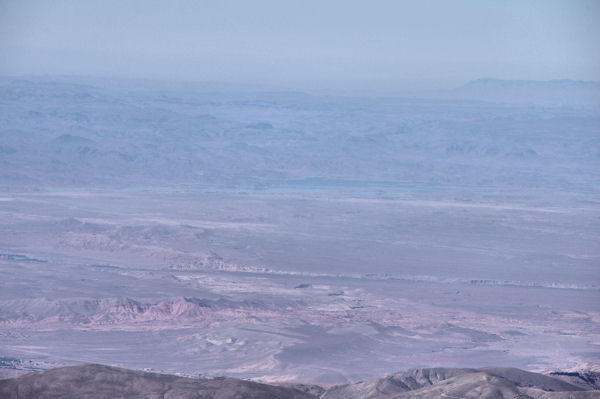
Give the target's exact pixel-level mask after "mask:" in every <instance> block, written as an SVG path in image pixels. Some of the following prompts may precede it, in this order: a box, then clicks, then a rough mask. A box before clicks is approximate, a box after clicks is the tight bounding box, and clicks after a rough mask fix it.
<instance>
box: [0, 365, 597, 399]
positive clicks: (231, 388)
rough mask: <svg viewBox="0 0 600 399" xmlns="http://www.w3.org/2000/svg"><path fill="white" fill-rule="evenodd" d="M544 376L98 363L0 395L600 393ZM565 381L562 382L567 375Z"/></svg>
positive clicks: (355, 397)
mask: <svg viewBox="0 0 600 399" xmlns="http://www.w3.org/2000/svg"><path fill="white" fill-rule="evenodd" d="M556 374H557V376H547V375H543V374H538V373H532V372H528V371H523V370H519V369H515V368H504V367H486V368H480V369H469V368H466V369H465V368H463V369H455V368H431V369H413V370H409V371H406V372H402V373H397V374H393V375H390V376H387V377H384V378H380V379H377V380H373V381H367V382H360V383H356V384H349V385H340V386H334V387H330V388H323V387H320V386H317V385H293V386H276V385H267V384H260V383H256V382H252V381H246V380H240V379H234V378H215V379H192V378H185V377H178V376H174V375H164V374H155V373H147V372H142V371H133V370H126V369H121V368H116V367H109V366H103V365H98V364H87V365H80V366H72V367H62V368H56V369H51V370H46V371H40V372H35V373H31V374H27V375H23V376H21V377H18V378H13V379H6V380H0V397H2V398H6V399H17V398H39V399H54V398H87V399H96V398H98V399H100V398H123V399H133V398H170V399H187V398H190V399H191V398H203V399H225V398H240V399H253V398H256V399H258V398H261V399H271V398H273V399H275V398H281V399H284V398H285V399H316V398H321V399H404V398H423V399H425V398H489V399H496V398H498V399H502V398H511V399H515V398H520V399H538V398H539V399H542V398H543V399H559V398H570V399H577V398H600V391H599V390H598V389H599V388H600V385H599V382H600V374H598V373H595V372H591V371H590V372H588V373H581V372H572V373H556ZM565 378H566V380H565Z"/></svg>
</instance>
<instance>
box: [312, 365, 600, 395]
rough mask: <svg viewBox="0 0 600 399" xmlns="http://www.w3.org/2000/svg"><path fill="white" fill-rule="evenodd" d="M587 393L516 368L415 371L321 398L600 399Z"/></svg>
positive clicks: (585, 389) (339, 388)
mask: <svg viewBox="0 0 600 399" xmlns="http://www.w3.org/2000/svg"><path fill="white" fill-rule="evenodd" d="M588 389H590V388H589V387H576V386H574V385H572V384H569V383H567V382H565V381H562V380H559V379H556V378H553V377H549V376H546V375H543V374H538V373H531V372H528V371H523V370H519V369H515V368H506V367H486V368H480V369H470V368H464V369H454V368H432V369H414V370H409V371H406V372H402V373H397V374H392V375H390V376H387V377H385V378H380V379H377V380H373V381H367V382H360V383H357V384H350V385H343V386H337V387H334V388H331V389H329V390H328V391H327V392H325V393H324V394H323V395H322V396H321V398H323V399H388V398H389V399H392V398H393V399H404V398H423V399H425V398H431V399H433V398H444V397H446V398H489V399H495V398H498V399H500V398H520V399H526V398H528V399H531V398H535V399H537V398H540V399H541V398H544V399H550V398H556V399H558V398H572V399H575V398H600V392H599V391H590V390H588Z"/></svg>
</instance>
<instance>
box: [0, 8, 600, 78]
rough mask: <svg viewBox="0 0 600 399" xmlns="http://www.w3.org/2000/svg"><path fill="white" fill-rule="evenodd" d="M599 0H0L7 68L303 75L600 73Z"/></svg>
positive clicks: (1, 51) (0, 58)
mask: <svg viewBox="0 0 600 399" xmlns="http://www.w3.org/2000/svg"><path fill="white" fill-rule="evenodd" d="M599 42H600V1H595V0H590V1H587V0H561V1H555V0H537V1H527V0H504V1H502V0H497V1H486V0H471V1H464V0H452V1H450V0H448V1H445V0H444V1H423V0H418V1H417V0H414V1H400V0H395V1H392V0H390V1H386V0H370V1H367V0H364V1H355V0H317V1H313V0H295V1H285V0H272V1H269V0H239V1H228V0H214V1H212V0H210V1H209V0H197V1H191V0H190V1H178V0H169V1H166V0H165V1H152V0H144V1H141V0H140V1H130V0H117V1H113V0H98V1H92V0H89V1H85V0H54V1H50V0H47V1H43V0H0V75H18V74H77V75H102V76H125V77H142V78H160V79H178V80H201V81H206V80H210V81H212V80H216V81H232V82H259V83H270V84H277V85H285V86H289V87H298V88H303V87H305V88H311V87H312V88H314V87H320V86H323V87H326V88H336V87H359V88H361V87H362V88H375V89H377V88H402V87H409V88H419V87H422V88H436V87H441V88H445V87H452V86H455V85H459V84H461V83H464V82H465V81H468V80H471V79H477V78H481V77H496V78H506V79H538V80H545V79H560V78H569V79H581V80H600V45H599Z"/></svg>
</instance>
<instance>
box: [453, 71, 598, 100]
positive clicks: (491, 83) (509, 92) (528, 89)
mask: <svg viewBox="0 0 600 399" xmlns="http://www.w3.org/2000/svg"><path fill="white" fill-rule="evenodd" d="M451 97H453V98H458V99H470V100H478V101H490V102H504V103H513V104H539V105H567V106H568V105H571V106H586V105H587V106H596V107H597V106H600V82H587V81H579V80H568V79H561V80H548V81H537V80H501V79H489V78H488V79H478V80H473V81H471V82H469V83H467V84H465V85H463V86H460V87H458V88H456V89H454V90H453V91H452V93H451Z"/></svg>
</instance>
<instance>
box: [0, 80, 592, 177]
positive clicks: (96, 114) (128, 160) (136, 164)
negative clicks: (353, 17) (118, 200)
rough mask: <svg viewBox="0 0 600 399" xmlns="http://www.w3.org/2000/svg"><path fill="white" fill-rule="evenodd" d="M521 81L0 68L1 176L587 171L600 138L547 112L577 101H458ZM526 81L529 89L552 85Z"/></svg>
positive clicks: (561, 114)
mask: <svg viewBox="0 0 600 399" xmlns="http://www.w3.org/2000/svg"><path fill="white" fill-rule="evenodd" d="M506 85H508V86H507V87H505V86H506ZM522 86H523V85H522V84H512V83H511V84H508V83H505V82H502V81H489V80H482V81H476V82H474V83H472V84H468V85H466V86H464V87H463V88H460V89H457V91H456V92H454V94H452V95H450V97H451V98H453V101H448V100H443V99H418V100H411V99H400V98H396V99H394V98H388V99H368V100H365V99H358V98H333V97H317V96H309V95H305V94H301V93H289V92H282V93H265V92H256V91H255V92H251V91H250V92H244V93H240V92H239V91H236V90H233V91H231V90H224V91H223V92H221V93H218V92H216V91H215V90H208V91H207V90H206V89H203V86H202V85H200V86H198V88H197V89H191V88H190V89H185V90H184V89H181V88H180V89H179V90H175V89H170V90H168V91H166V92H165V91H163V89H162V86H160V85H159V84H156V83H155V84H152V83H148V86H147V87H145V86H143V85H140V84H139V83H137V84H135V83H131V82H129V83H128V82H126V81H125V82H123V85H122V87H119V86H115V85H110V84H106V83H104V84H103V83H102V82H95V81H91V82H90V83H89V84H82V83H81V82H79V83H77V82H76V80H75V81H72V82H69V81H68V80H66V81H57V80H52V79H46V80H43V79H42V80H36V81H24V80H6V79H5V80H0V102H1V104H2V108H1V109H0V123H2V125H3V127H2V129H0V138H1V147H0V178H1V179H2V182H3V184H4V185H6V186H10V187H13V188H14V187H20V188H23V187H29V188H31V186H34V187H56V186H59V187H89V186H92V187H95V188H102V187H107V186H113V187H115V186H116V187H128V188H130V187H131V185H132V183H133V184H135V186H137V187H144V186H169V187H174V186H181V185H184V186H190V185H194V184H196V185H199V186H200V187H206V186H212V185H215V184H216V185H219V186H231V185H237V184H243V185H244V186H245V187H269V186H281V185H288V184H289V183H288V182H289V181H290V180H295V181H300V182H302V181H303V180H305V179H310V178H314V177H318V178H324V179H325V181H330V182H331V181H337V182H338V184H339V182H340V181H341V182H342V183H344V185H350V186H351V185H352V183H351V182H348V180H355V181H356V180H370V181H376V182H379V183H380V184H389V183H390V182H397V181H401V182H407V181H408V182H421V183H422V184H424V185H425V188H427V187H428V185H430V184H434V185H440V184H442V185H447V184H450V185H471V186H472V185H481V184H489V183H494V182H495V183H496V184H502V185H507V186H511V187H527V186H529V185H531V184H535V185H536V186H542V187H551V186H552V187H556V186H557V185H559V184H560V185H564V184H569V185H576V184H577V183H578V181H580V180H582V179H583V180H585V179H586V178H588V176H587V175H588V174H589V173H590V172H589V171H588V170H587V169H589V164H590V163H592V162H597V159H598V153H597V151H596V152H595V150H594V149H595V148H597V137H595V136H589V135H588V134H586V133H585V132H580V131H573V132H572V133H571V134H572V135H574V137H573V138H575V139H576V140H573V141H571V140H567V139H566V138H565V137H562V131H560V130H559V129H558V126H556V123H555V122H554V120H556V119H557V118H558V119H561V118H566V119H570V118H572V117H573V115H572V110H570V109H561V108H557V107H553V108H551V110H545V109H536V110H524V109H520V108H518V107H515V106H503V107H502V108H501V113H499V112H498V111H499V110H498V109H497V108H495V107H496V106H491V105H489V104H485V103H480V104H473V103H471V102H470V103H464V102H462V101H457V100H460V99H461V98H463V97H464V98H465V99H468V98H470V94H469V93H475V94H476V95H475V97H474V99H477V98H478V97H481V99H484V100H485V99H486V98H487V97H486V96H489V95H491V96H492V97H494V96H496V97H498V96H499V97H498V98H500V99H502V98H507V99H508V100H511V101H512V99H514V100H517V101H518V100H522V99H525V98H527V96H526V95H522V94H510V93H509V94H502V93H504V92H507V93H508V92H511V91H514V87H519V88H520V87H522ZM192 87H194V86H193V85H192ZM525 87H527V90H530V91H533V92H535V93H537V92H538V91H540V90H542V89H541V88H544V87H546V86H545V85H541V86H540V87H541V88H538V85H535V84H534V85H533V86H531V85H529V84H526V85H525ZM529 87H533V88H531V89H529ZM560 87H561V88H562V87H563V86H560ZM569 87H570V86H569ZM584 87H587V85H584ZM593 87H596V86H593ZM576 89H577V90H579V86H577V87H576ZM553 90H554V89H553ZM561 90H562V89H561ZM569 90H570V89H569ZM585 90H588V89H585ZM542 91H543V90H542ZM591 91H592V92H594V93H595V92H596V91H595V89H593V90H591ZM511 93H512V92H511ZM536 95H537V94H536ZM453 96H454V97H453ZM541 96H542V97H544V96H545V94H543V93H542V95H541ZM552 98H553V97H550V99H552ZM574 98H576V99H577V98H578V96H577V95H574ZM509 102H510V101H509ZM579 112H581V113H582V115H581V116H580V118H582V119H581V120H580V121H579V122H578V123H580V124H581V123H587V124H593V123H595V121H596V120H597V118H598V115H597V113H595V112H593V109H592V110H590V109H586V110H584V111H579ZM578 117H579V116H578ZM532 122H535V125H534V126H532ZM540 137H543V140H539V138H540ZM557 145H562V146H563V147H562V150H561V151H560V152H556V151H555V147H556V146H557ZM550 159H551V160H552V165H549V163H548V160H550ZM572 163H575V164H576V165H577V169H578V170H577V171H578V172H579V173H577V174H574V171H571V170H570V169H571V168H572V166H571V165H569V164H572ZM506 168H511V169H512V171H513V173H507V171H506ZM482 175H483V176H486V179H485V180H486V181H485V182H482V181H481V176H482ZM590 177H591V176H590ZM386 182H387V183H386ZM310 183H311V182H310V181H308V182H305V183H304V185H305V187H304V188H305V189H306V186H307V185H308V187H310V186H311V184H310Z"/></svg>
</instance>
